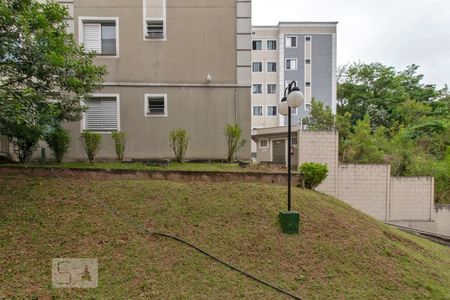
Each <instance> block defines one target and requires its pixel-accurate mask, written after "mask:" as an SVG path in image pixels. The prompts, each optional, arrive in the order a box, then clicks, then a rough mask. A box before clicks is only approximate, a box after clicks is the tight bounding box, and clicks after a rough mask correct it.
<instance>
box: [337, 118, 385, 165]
mask: <svg viewBox="0 0 450 300" xmlns="http://www.w3.org/2000/svg"><path fill="white" fill-rule="evenodd" d="M353 130H354V132H352V133H350V135H349V137H348V140H347V141H345V142H344V156H343V160H344V162H352V163H382V162H383V151H381V150H380V149H379V146H378V145H377V143H376V139H375V138H374V136H373V135H372V132H371V128H370V118H369V116H366V117H365V118H364V120H362V121H358V122H357V123H356V126H354V128H353Z"/></svg>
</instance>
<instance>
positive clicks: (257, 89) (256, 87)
mask: <svg viewBox="0 0 450 300" xmlns="http://www.w3.org/2000/svg"><path fill="white" fill-rule="evenodd" d="M253 94H262V84H254V85H253Z"/></svg>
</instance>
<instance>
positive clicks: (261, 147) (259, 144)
mask: <svg viewBox="0 0 450 300" xmlns="http://www.w3.org/2000/svg"><path fill="white" fill-rule="evenodd" d="M262 141H266V142H267V146H265V147H264V146H261V142H262ZM258 146H259V148H260V149H267V148H269V139H260V140H259V143H258Z"/></svg>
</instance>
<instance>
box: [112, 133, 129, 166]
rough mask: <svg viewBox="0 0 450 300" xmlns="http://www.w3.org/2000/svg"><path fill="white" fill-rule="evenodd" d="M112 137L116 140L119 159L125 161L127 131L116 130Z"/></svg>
mask: <svg viewBox="0 0 450 300" xmlns="http://www.w3.org/2000/svg"><path fill="white" fill-rule="evenodd" d="M112 139H113V140H114V145H115V148H116V156H117V160H118V161H120V162H121V161H123V156H124V153H125V145H126V142H127V141H126V136H125V132H122V131H114V132H113V133H112Z"/></svg>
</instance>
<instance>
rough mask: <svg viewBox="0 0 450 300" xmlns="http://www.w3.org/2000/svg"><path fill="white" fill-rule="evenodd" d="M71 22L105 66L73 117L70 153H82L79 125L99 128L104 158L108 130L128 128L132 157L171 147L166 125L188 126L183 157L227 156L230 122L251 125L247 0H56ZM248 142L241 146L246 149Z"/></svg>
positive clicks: (167, 152)
mask: <svg viewBox="0 0 450 300" xmlns="http://www.w3.org/2000/svg"><path fill="white" fill-rule="evenodd" d="M59 2H60V3H62V4H64V5H66V6H67V8H68V9H69V12H70V16H71V18H70V20H68V30H69V31H70V32H72V33H73V34H74V38H75V39H76V40H77V41H78V42H79V44H80V45H81V44H83V45H84V47H85V49H86V51H94V52H96V54H97V56H96V58H95V63H96V64H99V65H105V66H107V69H108V72H109V73H108V75H107V78H106V80H105V82H104V84H103V88H102V89H100V90H98V91H96V92H95V93H94V94H93V95H92V97H91V98H89V99H85V104H86V105H87V106H88V109H87V111H86V113H85V115H84V118H83V120H81V121H80V122H74V123H70V124H68V126H67V128H68V129H69V130H70V132H71V136H72V143H71V147H70V151H69V153H68V155H67V159H68V160H81V159H85V158H86V155H85V152H84V148H83V145H82V142H81V141H80V138H79V137H80V134H81V133H82V132H83V131H85V130H89V131H94V132H99V133H101V134H102V145H101V149H100V151H99V153H98V157H99V159H114V158H115V150H114V144H113V140H112V138H111V132H112V131H114V130H120V131H123V132H125V134H126V136H127V146H126V151H125V156H126V158H129V159H165V158H171V157H173V153H172V151H171V149H170V145H169V133H170V131H172V130H175V129H178V128H183V129H185V130H187V131H188V133H189V136H190V143H189V147H188V150H187V154H186V155H187V159H224V158H225V157H226V153H227V146H226V139H225V136H224V130H225V127H226V125H227V124H235V123H236V124H238V125H240V127H241V128H242V131H243V134H244V138H245V139H246V140H247V141H250V131H251V118H250V108H251V104H250V103H251V69H250V65H251V1H249V0H215V1H208V0H127V1H122V0H109V1H103V0H73V1H71V0H60V1H59ZM249 157H250V143H248V144H247V145H246V146H245V147H243V148H242V149H241V150H240V151H239V158H240V159H249Z"/></svg>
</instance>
